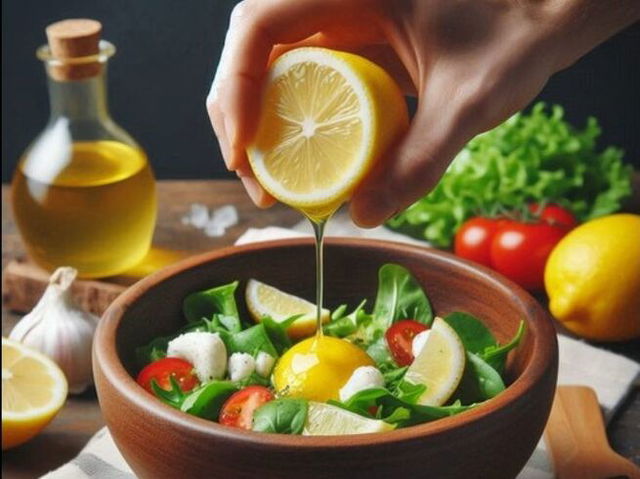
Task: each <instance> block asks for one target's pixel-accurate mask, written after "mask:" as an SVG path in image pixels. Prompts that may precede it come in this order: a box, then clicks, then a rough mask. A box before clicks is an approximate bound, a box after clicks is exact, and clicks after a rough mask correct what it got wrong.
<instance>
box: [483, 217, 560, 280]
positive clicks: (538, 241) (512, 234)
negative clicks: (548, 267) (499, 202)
mask: <svg viewBox="0 0 640 479" xmlns="http://www.w3.org/2000/svg"><path fill="white" fill-rule="evenodd" d="M568 231H569V230H568V229H567V228H566V227H563V226H552V225H550V224H548V223H543V222H541V223H520V222H517V221H509V222H506V223H505V224H503V225H502V226H501V227H500V229H499V230H498V232H497V233H496V234H495V236H494V238H493V241H492V242H491V263H492V265H493V269H495V270H496V271H498V272H499V273H501V274H503V275H505V276H506V277H507V278H509V279H511V280H513V281H515V282H516V283H518V284H519V285H520V286H522V287H523V288H525V289H527V290H529V291H539V290H541V289H542V288H543V286H544V282H543V278H544V266H545V264H546V262H547V258H548V257H549V254H550V253H551V250H552V249H553V248H554V247H555V245H556V244H557V243H558V241H560V239H562V237H563V236H564V235H565V234H567V232H568Z"/></svg>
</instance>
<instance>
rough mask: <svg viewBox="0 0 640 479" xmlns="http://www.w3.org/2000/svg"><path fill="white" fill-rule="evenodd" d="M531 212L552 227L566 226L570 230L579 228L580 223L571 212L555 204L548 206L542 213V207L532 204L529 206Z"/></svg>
mask: <svg viewBox="0 0 640 479" xmlns="http://www.w3.org/2000/svg"><path fill="white" fill-rule="evenodd" d="M529 211H531V213H533V214H534V215H535V216H536V217H539V218H540V219H541V220H542V221H544V222H546V223H549V224H550V225H554V226H565V227H566V228H569V229H572V228H575V227H576V226H578V221H577V220H576V217H575V216H573V213H571V211H569V210H568V209H566V208H563V207H562V206H560V205H556V204H554V203H550V204H548V205H546V206H545V207H544V208H542V211H540V205H538V204H537V203H532V204H531V205H529Z"/></svg>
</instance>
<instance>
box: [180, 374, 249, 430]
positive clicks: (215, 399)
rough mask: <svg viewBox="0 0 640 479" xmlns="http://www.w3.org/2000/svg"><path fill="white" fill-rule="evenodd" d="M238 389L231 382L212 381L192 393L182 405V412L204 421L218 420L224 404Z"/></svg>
mask: <svg viewBox="0 0 640 479" xmlns="http://www.w3.org/2000/svg"><path fill="white" fill-rule="evenodd" d="M236 391H238V387H237V386H236V385H235V384H234V383H232V382H231V381H211V382H208V383H206V384H203V385H202V386H200V387H199V388H198V389H196V390H194V391H192V392H191V393H190V394H189V395H188V396H187V397H186V398H184V400H183V401H182V403H181V404H180V410H181V411H183V412H186V413H188V414H191V415H193V416H198V417H202V418H204V419H211V420H214V421H217V420H218V416H219V415H220V409H221V408H222V405H223V404H224V402H225V401H226V400H227V399H228V398H229V396H231V395H232V394H233V393H234V392H236Z"/></svg>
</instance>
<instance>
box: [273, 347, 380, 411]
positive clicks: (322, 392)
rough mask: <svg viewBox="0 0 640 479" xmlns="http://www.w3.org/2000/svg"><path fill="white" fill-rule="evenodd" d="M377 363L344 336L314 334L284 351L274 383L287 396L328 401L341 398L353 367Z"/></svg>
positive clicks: (275, 371) (279, 391)
mask: <svg viewBox="0 0 640 479" xmlns="http://www.w3.org/2000/svg"><path fill="white" fill-rule="evenodd" d="M373 365H374V362H373V360H372V359H371V358H370V357H369V355H368V354H367V353H365V352H364V351H363V350H362V349H360V348H359V347H358V346H355V345H353V344H351V343H350V342H348V341H345V340H344V339H338V338H332V337H328V336H321V337H317V336H314V337H312V338H308V339H305V340H304V341H300V342H299V343H298V344H296V345H294V346H293V347H292V348H291V349H289V350H288V351H287V352H286V353H284V355H283V356H282V357H281V358H280V360H279V361H278V363H277V364H276V367H275V369H274V371H273V383H274V385H275V387H276V390H277V391H278V393H279V394H281V395H283V396H288V397H298V398H304V399H308V400H310V401H320V402H325V401H328V400H329V399H338V397H339V391H340V388H341V387H342V386H344V385H345V383H346V382H347V381H348V380H349V378H350V377H351V374H352V373H353V371H355V370H356V369H357V368H359V367H360V366H373Z"/></svg>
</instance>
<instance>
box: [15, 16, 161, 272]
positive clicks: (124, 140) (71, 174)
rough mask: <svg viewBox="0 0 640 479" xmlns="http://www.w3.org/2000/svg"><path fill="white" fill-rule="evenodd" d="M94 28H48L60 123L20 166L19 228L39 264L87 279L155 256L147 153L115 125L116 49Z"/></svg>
mask: <svg viewBox="0 0 640 479" xmlns="http://www.w3.org/2000/svg"><path fill="white" fill-rule="evenodd" d="M100 31H101V26H100V24H99V23H98V22H96V21H93V20H65V21H62V22H58V23H55V24H53V25H51V26H49V27H48V28H47V35H48V38H49V45H47V46H43V47H41V48H40V49H39V50H38V56H39V57H40V59H42V60H43V61H44V62H45V65H46V68H47V74H48V79H49V96H50V101H51V117H50V120H49V123H48V124H47V126H46V127H45V130H44V131H43V132H42V133H41V134H40V135H39V137H38V138H36V140H35V141H34V142H33V144H32V145H31V146H30V147H29V148H28V149H27V151H26V152H25V154H24V156H23V157H22V159H21V160H20V162H19V164H18V168H17V170H16V172H15V175H14V178H13V185H12V195H13V207H14V215H15V219H16V223H17V225H18V228H19V230H20V233H21V235H22V238H23V240H24V243H25V245H26V248H27V251H28V253H29V255H30V256H31V258H32V259H33V260H34V261H35V262H36V263H38V264H39V265H40V266H42V267H44V268H46V269H48V270H53V269H55V268H56V267H58V266H63V265H65V266H73V267H74V268H76V269H78V271H79V274H80V275H81V276H84V277H103V276H110V275H114V274H118V273H121V272H123V271H125V270H127V269H129V268H131V267H133V266H135V265H136V264H137V263H139V262H140V261H141V260H142V259H143V257H144V256H145V254H146V253H147V252H148V250H149V247H150V245H151V237H152V234H153V228H154V224H155V217H156V196H155V181H154V177H153V173H152V171H151V168H150V166H149V163H148V161H147V156H146V154H145V153H144V151H143V150H142V149H141V148H140V147H139V146H138V145H137V144H136V142H135V141H134V140H133V139H132V138H131V137H130V136H129V135H128V134H127V133H126V132H125V131H124V130H122V129H121V128H120V127H119V126H117V125H116V124H115V123H114V122H113V120H112V119H111V117H110V116H109V113H108V109H107V101H106V93H105V69H106V62H107V60H108V58H109V57H110V56H111V55H112V54H113V53H114V51H115V49H114V47H113V45H111V44H110V43H108V42H105V41H99V35H100Z"/></svg>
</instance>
